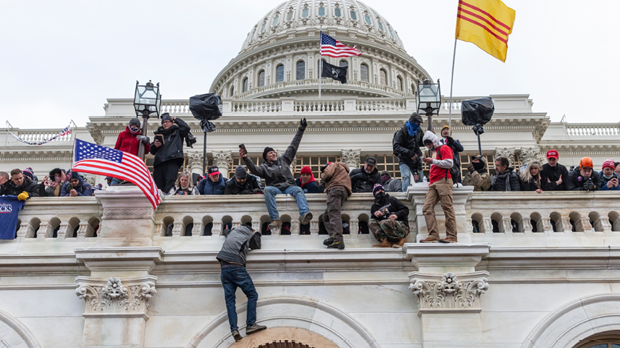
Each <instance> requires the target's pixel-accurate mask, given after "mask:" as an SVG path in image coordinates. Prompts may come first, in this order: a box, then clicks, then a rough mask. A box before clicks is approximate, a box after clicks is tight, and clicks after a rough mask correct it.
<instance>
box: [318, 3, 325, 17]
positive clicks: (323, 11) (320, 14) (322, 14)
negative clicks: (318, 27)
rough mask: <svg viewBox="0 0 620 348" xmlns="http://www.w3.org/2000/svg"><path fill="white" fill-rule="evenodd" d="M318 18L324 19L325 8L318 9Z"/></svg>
mask: <svg viewBox="0 0 620 348" xmlns="http://www.w3.org/2000/svg"><path fill="white" fill-rule="evenodd" d="M319 17H325V6H323V5H321V7H319Z"/></svg>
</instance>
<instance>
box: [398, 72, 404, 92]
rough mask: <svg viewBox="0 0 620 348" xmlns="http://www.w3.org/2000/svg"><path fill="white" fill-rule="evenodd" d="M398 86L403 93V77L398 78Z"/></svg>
mask: <svg viewBox="0 0 620 348" xmlns="http://www.w3.org/2000/svg"><path fill="white" fill-rule="evenodd" d="M396 84H397V86H396V87H397V88H398V90H399V91H402V90H403V78H402V77H400V76H398V77H397V78H396Z"/></svg>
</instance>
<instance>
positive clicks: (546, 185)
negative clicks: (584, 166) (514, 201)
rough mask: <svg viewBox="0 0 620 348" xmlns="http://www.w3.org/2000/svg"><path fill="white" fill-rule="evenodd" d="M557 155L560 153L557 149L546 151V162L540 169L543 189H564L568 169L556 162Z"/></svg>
mask: <svg viewBox="0 0 620 348" xmlns="http://www.w3.org/2000/svg"><path fill="white" fill-rule="evenodd" d="M559 157H560V154H559V152H558V151H557V150H553V149H552V150H549V151H547V163H545V164H543V166H542V170H541V171H540V176H541V178H542V184H543V191H566V181H568V170H567V169H566V167H565V166H563V165H561V164H560V163H558V158H559Z"/></svg>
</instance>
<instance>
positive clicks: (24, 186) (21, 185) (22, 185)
mask: <svg viewBox="0 0 620 348" xmlns="http://www.w3.org/2000/svg"><path fill="white" fill-rule="evenodd" d="M0 195H10V196H17V199H19V200H20V201H25V200H26V199H28V198H30V197H39V185H37V184H36V183H35V182H33V181H32V180H30V178H29V177H27V176H24V174H23V172H22V171H21V170H20V169H17V168H16V169H13V170H11V180H9V181H7V182H5V183H4V184H2V186H0Z"/></svg>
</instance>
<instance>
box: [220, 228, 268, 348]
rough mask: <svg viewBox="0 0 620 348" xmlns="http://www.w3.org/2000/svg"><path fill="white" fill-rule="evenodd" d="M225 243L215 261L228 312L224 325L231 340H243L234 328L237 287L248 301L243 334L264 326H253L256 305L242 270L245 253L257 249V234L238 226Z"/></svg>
mask: <svg viewBox="0 0 620 348" xmlns="http://www.w3.org/2000/svg"><path fill="white" fill-rule="evenodd" d="M224 237H225V238H226V240H225V241H224V244H223V245H222V249H221V250H220V252H219V253H218V254H217V256H216V258H217V260H218V261H219V262H220V266H221V268H222V273H221V275H220V279H221V280H222V286H223V287H224V299H225V300H226V311H227V312H228V323H229V324H230V332H231V333H232V336H233V338H234V339H235V341H237V342H238V341H240V340H241V339H242V338H243V337H242V336H241V334H239V327H238V326H237V307H236V296H235V293H236V292H237V288H240V289H241V291H243V293H244V294H245V296H247V298H248V305H247V317H246V325H247V326H246V328H245V333H246V335H250V334H252V333H255V332H257V331H261V330H265V329H266V328H267V327H266V326H263V325H258V324H256V303H257V301H258V293H257V292H256V288H255V287H254V283H253V282H252V278H251V277H250V275H249V274H248V271H247V270H246V268H245V263H246V257H247V254H248V251H250V250H255V249H260V248H261V233H260V232H258V231H254V230H252V228H250V227H248V226H246V225H242V226H239V227H237V228H233V229H232V230H231V231H230V232H228V233H225V234H224Z"/></svg>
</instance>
